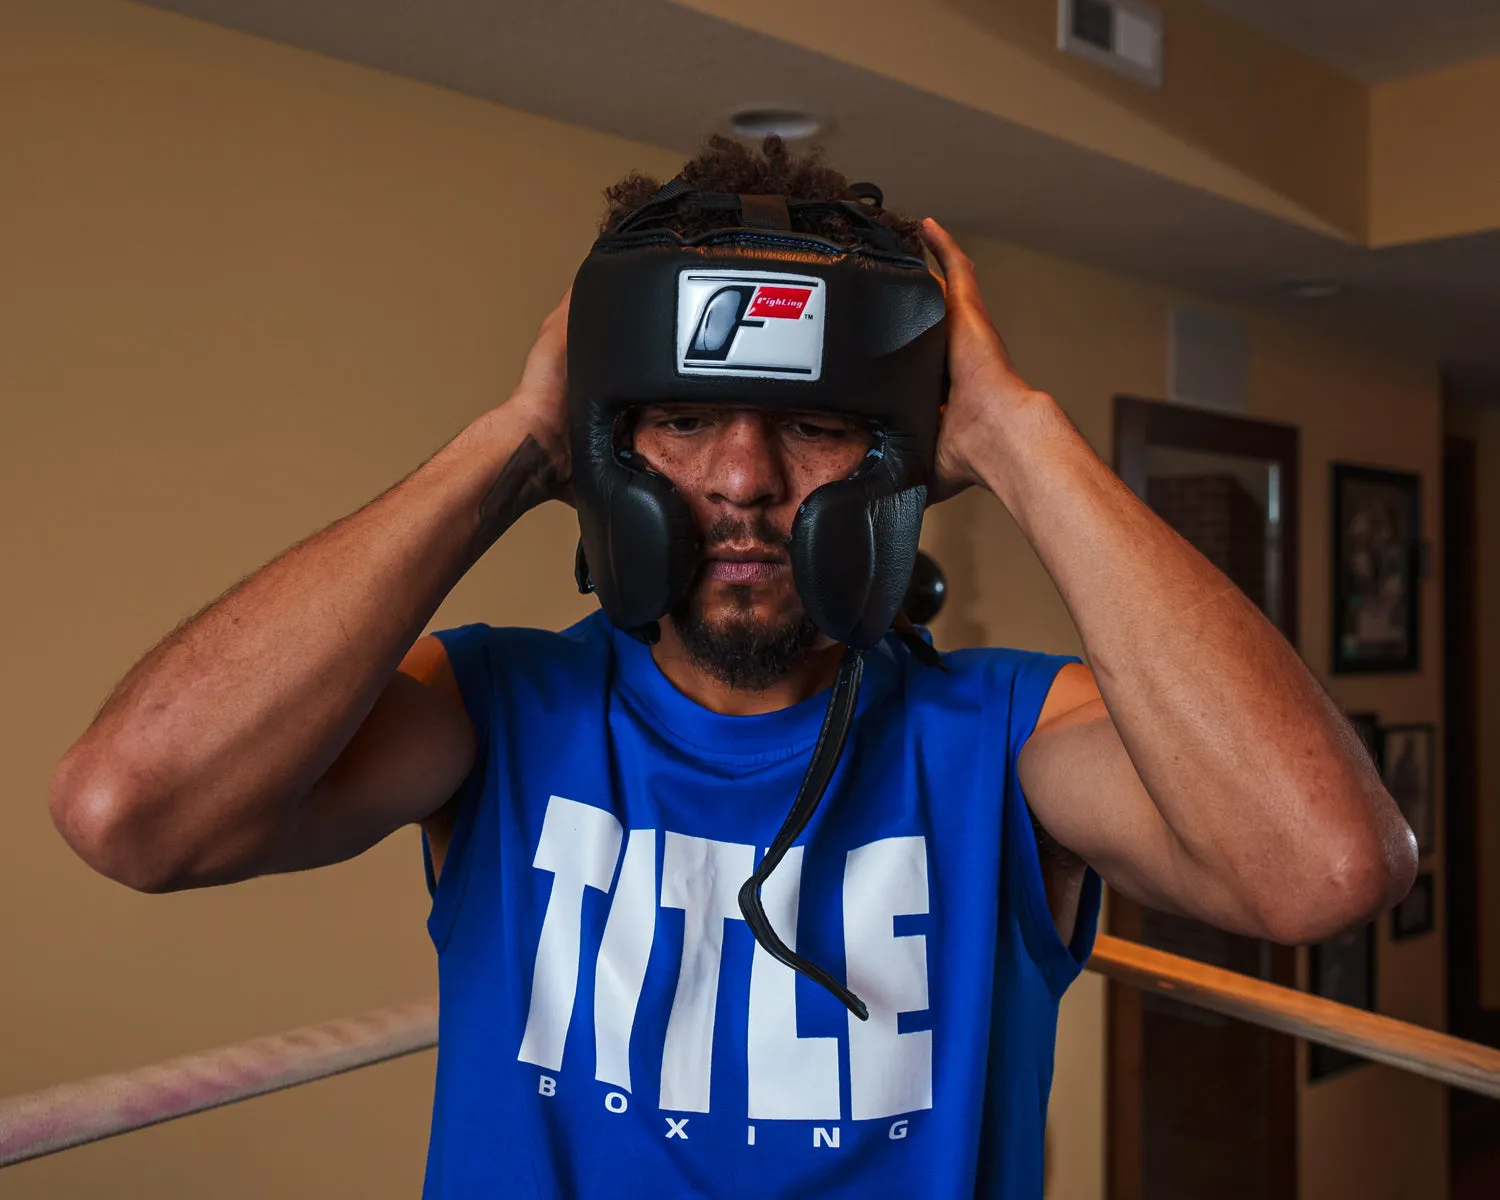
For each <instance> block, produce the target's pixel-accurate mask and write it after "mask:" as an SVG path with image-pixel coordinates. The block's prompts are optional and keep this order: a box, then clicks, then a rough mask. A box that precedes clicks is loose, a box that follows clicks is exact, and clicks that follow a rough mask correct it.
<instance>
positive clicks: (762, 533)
mask: <svg viewBox="0 0 1500 1200" xmlns="http://www.w3.org/2000/svg"><path fill="white" fill-rule="evenodd" d="M745 542H755V543H756V544H758V545H762V546H768V547H770V548H771V549H773V550H779V551H782V552H783V553H784V552H785V551H786V548H787V547H788V546H790V545H791V544H792V535H791V533H790V532H787V533H783V532H782V531H781V530H780V529H778V528H777V527H776V526H775V525H774V524H773V523H772V521H771V519H770V518H769V517H768V516H766V514H765V513H756V514H755V515H754V516H753V517H750V518H748V519H745V520H738V519H736V518H734V517H730V516H723V517H720V518H719V519H718V520H717V521H715V522H714V523H713V524H712V525H710V526H709V527H708V529H707V531H706V532H705V533H704V535H703V553H704V554H709V553H711V552H712V551H713V550H714V549H715V548H716V547H719V546H724V545H731V544H734V543H740V544H743V543H745Z"/></svg>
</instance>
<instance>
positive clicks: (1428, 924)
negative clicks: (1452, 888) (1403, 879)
mask: <svg viewBox="0 0 1500 1200" xmlns="http://www.w3.org/2000/svg"><path fill="white" fill-rule="evenodd" d="M1436 907H1437V896H1436V895H1435V893H1434V890H1433V881H1432V872H1431V871H1423V872H1422V873H1421V874H1420V875H1418V876H1417V881H1416V882H1415V883H1414V884H1412V885H1411V891H1409V892H1407V893H1406V899H1405V900H1403V901H1401V903H1400V904H1398V905H1396V907H1395V908H1394V909H1393V910H1392V911H1391V936H1392V937H1393V938H1395V939H1396V940H1397V941H1400V940H1402V939H1403V938H1409V937H1417V936H1419V935H1420V934H1424V933H1431V932H1432V927H1433V923H1434V922H1435V921H1436V919H1437V918H1436V916H1435V909H1436Z"/></svg>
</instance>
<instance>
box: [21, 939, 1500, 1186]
mask: <svg viewBox="0 0 1500 1200" xmlns="http://www.w3.org/2000/svg"><path fill="white" fill-rule="evenodd" d="M1089 968H1090V969H1091V970H1094V971H1097V972H1099V973H1100V974H1102V975H1105V976H1107V977H1108V978H1110V979H1111V980H1114V981H1116V982H1118V983H1123V984H1128V985H1130V986H1132V987H1139V988H1144V989H1146V990H1149V991H1156V992H1160V993H1163V994H1166V995H1170V996H1173V997H1175V998H1176V999H1178V1000H1182V1001H1184V1002H1186V1003H1188V1004H1195V1005H1198V1006H1199V1007H1202V1008H1208V1009H1212V1010H1213V1011H1215V1012H1220V1013H1225V1014H1227V1015H1229V1016H1232V1017H1238V1018H1240V1019H1241V1020H1245V1021H1251V1022H1253V1023H1255V1024H1257V1025H1264V1026H1266V1027H1267V1028H1270V1029H1276V1030H1279V1031H1281V1032H1283V1033H1289V1034H1293V1035H1295V1036H1297V1037H1301V1038H1306V1039H1307V1040H1308V1041H1313V1042H1322V1043H1323V1044H1325V1045H1329V1046H1337V1047H1338V1048H1339V1049H1341V1050H1348V1051H1350V1052H1352V1053H1355V1054H1360V1055H1363V1056H1364V1057H1366V1058H1371V1059H1374V1060H1375V1061H1377V1062H1383V1063H1388V1064H1390V1065H1391V1066H1395V1067H1400V1068H1401V1069H1402V1070H1406V1071H1411V1072H1413V1073H1414V1074H1418V1075H1424V1076H1426V1077H1428V1078H1430V1079H1437V1080H1440V1081H1441V1082H1443V1083H1446V1084H1449V1085H1451V1086H1454V1087H1461V1088H1466V1089H1468V1090H1469V1091H1474V1092H1479V1093H1481V1094H1483V1095H1487V1096H1494V1097H1497V1098H1500V1050H1492V1049H1490V1048H1489V1047H1487V1046H1479V1045H1476V1044H1475V1043H1473V1042H1466V1041H1463V1040H1461V1039H1459V1038H1456V1037H1450V1036H1449V1035H1448V1034H1445V1033H1438V1032H1436V1031H1435V1030H1431V1029H1423V1028H1421V1027H1419V1026H1416V1025H1409V1024H1407V1023H1405V1022H1404V1021H1397V1020H1393V1019H1392V1018H1390V1017H1383V1016H1380V1015H1378V1014H1376V1013H1369V1012H1365V1011H1363V1010H1361V1009H1357V1008H1349V1007H1346V1006H1345V1005H1342V1004H1335V1003H1334V1002H1333V1001H1331V1000H1324V999H1322V998H1320V997H1317V996H1309V995H1308V994H1307V993H1306V992H1299V991H1295V990H1293V989H1292V988H1285V987H1278V986H1276V985H1275V984H1270V983H1265V982H1263V981H1261V980H1259V979H1251V978H1249V977H1248V976H1244V975H1239V974H1236V973H1235V972H1233V971H1225V970H1223V969H1221V968H1218V967H1210V966H1206V965H1204V964H1203V963H1198V962H1193V961H1191V960H1190V959H1185V958H1179V957H1177V956H1176V955H1174V954H1166V953H1164V952H1163V951H1160V950H1153V949H1151V948H1150V947H1147V946H1140V945H1137V944H1135V943H1134V942H1128V941H1123V940H1121V939H1120V938H1115V937H1110V936H1108V935H1106V934H1100V935H1099V937H1098V939H1097V941H1096V943H1095V946H1094V953H1093V957H1092V958H1090V960H1089ZM437 1028H438V1018H437V1002H436V1001H435V1000H429V1001H425V1002H423V1003H418V1004H403V1005H398V1006H397V1007H395V1008H383V1009H379V1010H377V1011H375V1012H370V1013H365V1014H364V1015H362V1016H356V1017H344V1018H342V1019H340V1020H337V1021H327V1022H325V1023H323V1024H321V1025H308V1026H305V1027H304V1028H302V1029H294V1030H292V1031H290V1032H289V1033H281V1034H275V1035H273V1036H271V1037H263V1038H256V1039H254V1040H253V1041H248V1042H240V1043H239V1044H237V1045H233V1046H224V1047H222V1048H220V1049H218V1050H208V1051H205V1052H204V1053H202V1054H190V1055H188V1056H186V1057H184V1058H174V1059H169V1060H168V1061H166V1062H162V1063H157V1064H155V1065H154V1066H149V1067H140V1068H138V1069H137V1070H134V1071H124V1072H121V1073H120V1074H118V1075H100V1076H97V1077H96V1078H94V1079H85V1080H82V1081H80V1082H78V1083H65V1084H60V1085H59V1086H57V1087H51V1088H46V1089H44V1090H42V1091H40V1092H32V1093H30V1094H29V1095H22V1096H14V1097H12V1098H10V1099H9V1100H0V1167H6V1166H9V1165H11V1164H12V1163H18V1162H24V1161H25V1160H27V1159H31V1158H40V1157H41V1156H42V1155H44V1154H51V1153H53V1152H55V1151H58V1150H66V1149H69V1148H70V1147H73V1146H81V1145H84V1144H85V1143H87V1142H94V1141H98V1140H99V1139H100V1138H107V1137H112V1136H114V1135H115V1134H118V1133H129V1132H130V1131H131V1130H133V1129H143V1128H145V1127H146V1126H147V1125H156V1124H158V1123H160V1122H162V1121H170V1120H172V1119H173V1118H174V1117H185V1116H187V1115H188V1114H190V1113H195V1112H203V1111H204V1110H205V1109H210V1108H217V1107H219V1106H220V1105H222V1104H232V1103H234V1102H235V1101H236V1100H248V1099H249V1098H250V1097H251V1096H263V1095H265V1094H266V1093H267V1092H275V1091H280V1090H281V1089H282V1088H289V1087H296V1086H297V1085H298V1084H301V1083H311V1082H312V1081H313V1080H315V1079H326V1078H327V1077H328V1076H330V1075H338V1074H340V1073H341V1072H344V1071H352V1070H354V1069H355V1068H356V1067H365V1066H370V1065H371V1064H373V1063H378V1062H384V1061H386V1060H387V1059H391V1058H398V1057H400V1056H401V1055H403V1054H412V1053H414V1052H415V1051H418V1050H427V1049H430V1048H431V1047H433V1046H435V1045H437Z"/></svg>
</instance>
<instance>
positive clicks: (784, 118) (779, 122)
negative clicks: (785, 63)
mask: <svg viewBox="0 0 1500 1200" xmlns="http://www.w3.org/2000/svg"><path fill="white" fill-rule="evenodd" d="M729 127H730V128H731V129H732V130H734V132H735V133H737V134H738V135H739V136H740V137H743V138H754V139H757V140H758V139H760V138H763V137H768V136H769V135H771V134H773V133H774V134H776V135H777V136H779V137H782V138H785V139H786V140H787V141H789V142H795V141H800V140H801V139H803V138H810V137H812V136H813V135H814V134H816V133H818V132H820V131H821V130H822V128H823V122H822V121H821V120H819V119H818V118H817V117H815V116H814V115H813V114H812V113H810V112H804V111H803V110H802V109H799V108H789V107H787V106H786V105H782V104H747V105H746V106H744V107H743V108H738V109H736V110H735V111H734V112H733V113H732V114H731V115H730V117H729Z"/></svg>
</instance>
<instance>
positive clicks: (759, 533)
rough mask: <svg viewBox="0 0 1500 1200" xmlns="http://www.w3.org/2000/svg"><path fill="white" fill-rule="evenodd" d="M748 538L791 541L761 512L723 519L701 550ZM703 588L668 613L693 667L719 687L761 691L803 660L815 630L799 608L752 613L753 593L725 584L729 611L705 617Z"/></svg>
mask: <svg viewBox="0 0 1500 1200" xmlns="http://www.w3.org/2000/svg"><path fill="white" fill-rule="evenodd" d="M749 540H754V541H756V542H759V543H760V544H762V545H765V546H774V547H776V548H778V549H784V548H785V547H786V545H787V543H788V542H789V541H790V540H791V539H790V538H789V537H788V536H787V535H786V534H784V533H782V532H781V531H780V530H779V529H777V528H776V527H775V526H774V525H772V524H771V522H770V521H769V520H767V519H766V517H765V516H764V515H762V514H757V515H756V517H755V519H754V520H751V521H735V520H733V519H731V518H728V517H725V518H722V519H720V520H718V521H716V522H715V523H714V525H713V528H711V529H710V530H709V531H708V533H707V535H706V536H705V538H704V545H705V546H710V547H711V546H713V545H715V544H717V543H720V542H730V541H740V542H743V541H749ZM706 590H707V589H706V587H705V586H704V585H703V584H702V583H698V584H696V585H695V586H694V587H692V588H690V589H689V590H688V594H687V595H686V596H685V597H684V598H683V600H682V602H681V603H680V604H678V605H677V607H676V608H674V609H673V610H672V612H671V617H672V621H673V624H674V625H675V626H676V628H677V634H678V636H679V637H680V638H681V639H682V645H683V649H684V650H685V651H686V652H687V656H688V658H689V660H690V661H691V662H692V663H693V665H694V666H696V667H698V668H699V669H700V670H702V671H703V672H705V673H706V674H708V675H710V676H712V677H713V678H714V679H717V680H718V681H719V682H720V683H723V684H726V685H728V686H729V687H732V688H738V689H741V690H743V691H748V692H756V691H764V690H765V689H766V688H768V687H770V686H771V685H772V684H774V683H776V682H777V681H778V680H779V679H781V678H782V676H784V675H785V674H786V673H787V672H788V671H789V670H791V668H792V667H793V666H795V665H796V664H797V663H799V662H801V661H802V659H803V658H805V657H806V655H807V652H808V651H809V650H811V649H812V648H813V647H814V646H815V645H816V644H817V641H818V627H817V626H816V625H814V624H813V620H812V618H811V617H809V616H808V615H807V612H806V611H805V610H804V609H803V608H802V606H801V604H798V605H797V606H796V609H795V611H794V612H791V613H788V614H786V615H785V616H783V617H781V618H780V619H776V618H771V619H766V618H760V617H757V616H756V614H755V600H754V595H753V589H752V588H751V587H750V586H748V585H746V584H731V585H730V587H729V594H730V599H731V600H732V601H733V611H732V612H729V613H727V614H719V615H716V616H715V617H713V618H710V617H709V615H708V613H707V612H706V605H705V603H704V595H705V592H706Z"/></svg>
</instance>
